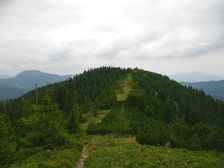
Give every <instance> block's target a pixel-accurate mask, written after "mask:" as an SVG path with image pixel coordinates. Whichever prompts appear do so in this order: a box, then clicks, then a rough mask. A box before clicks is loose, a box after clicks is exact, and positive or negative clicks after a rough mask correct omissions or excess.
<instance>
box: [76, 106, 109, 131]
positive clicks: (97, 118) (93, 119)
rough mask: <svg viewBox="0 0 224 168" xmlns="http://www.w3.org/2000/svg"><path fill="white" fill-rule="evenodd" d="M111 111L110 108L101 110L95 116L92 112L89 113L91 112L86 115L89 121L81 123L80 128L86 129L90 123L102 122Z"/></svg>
mask: <svg viewBox="0 0 224 168" xmlns="http://www.w3.org/2000/svg"><path fill="white" fill-rule="evenodd" d="M109 112H110V110H99V111H98V114H97V116H93V115H92V114H91V115H88V114H89V113H87V115H86V116H85V118H86V121H87V122H85V123H83V124H80V129H81V130H84V131H86V130H87V128H88V126H89V124H91V123H94V124H97V123H100V122H101V121H102V120H103V118H104V117H105V116H106V115H107V114H108V113H109Z"/></svg>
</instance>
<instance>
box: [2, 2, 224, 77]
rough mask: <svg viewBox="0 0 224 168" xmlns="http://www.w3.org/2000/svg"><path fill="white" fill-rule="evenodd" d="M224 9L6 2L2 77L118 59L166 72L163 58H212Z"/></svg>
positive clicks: (212, 5)
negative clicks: (28, 69)
mask: <svg viewBox="0 0 224 168" xmlns="http://www.w3.org/2000/svg"><path fill="white" fill-rule="evenodd" d="M99 4H100V5H101V7H99ZM223 11H224V3H223V0H207V1H206V2H205V1H204V0H197V1H195V0H183V1H179V0H167V1H163V0H158V1H156V2H155V1H152V0H142V1H138V0H124V1H119V0H114V1H108V2H105V1H103V0H96V1H94V2H93V1H91V0H87V1H85V2H83V1H81V0H77V1H67V0H58V1H57V2H55V1H53V0H39V1H36V0H20V1H16V0H0V39H1V41H0V62H1V68H0V71H1V72H0V73H5V72H9V71H10V72H11V71H13V70H14V71H16V70H18V69H22V68H23V69H24V68H28V67H31V66H34V67H33V68H35V66H36V67H38V68H43V69H46V70H48V69H49V70H51V71H52V70H54V69H55V71H58V72H60V71H62V70H61V69H60V70H59V69H58V67H63V68H64V69H65V70H66V71H68V72H69V73H71V71H73V69H75V68H74V67H75V66H77V67H78V69H79V70H81V69H84V68H87V67H91V66H100V65H115V66H116V65H120V63H119V61H122V62H126V64H125V65H127V66H139V67H147V65H146V64H150V65H151V64H153V63H154V64H153V65H151V66H152V67H157V65H158V68H155V69H156V70H157V69H158V70H159V71H161V72H164V71H165V72H166V70H167V69H168V68H169V67H168V66H164V67H162V66H161V67H160V66H159V65H162V64H163V63H164V61H169V62H170V63H171V64H174V63H175V64H176V62H177V61H178V60H181V59H188V60H189V61H190V60H195V59H201V60H203V59H208V58H207V56H208V55H210V58H209V59H213V58H212V57H218V56H217V54H216V53H217V52H218V53H220V54H219V55H222V54H223V46H224V41H223V39H224V15H223ZM214 59H215V58H214ZM214 62H215V61H214ZM62 64H63V65H62ZM215 64H216V65H215ZM15 65H17V66H15ZM188 65H189V67H190V65H191V63H188ZM148 66H149V65H148ZM200 66H201V67H202V66H205V65H202V64H200V62H198V67H200ZM217 66H218V67H220V72H221V71H223V70H224V69H223V66H222V65H221V63H220V61H218V60H217V61H216V63H214V65H213V67H217ZM186 69H187V68H186ZM189 69H190V68H189ZM171 73H172V72H171Z"/></svg>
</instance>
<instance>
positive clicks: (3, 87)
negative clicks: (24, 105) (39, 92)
mask: <svg viewBox="0 0 224 168" xmlns="http://www.w3.org/2000/svg"><path fill="white" fill-rule="evenodd" d="M70 77H71V75H65V76H60V75H57V74H50V73H45V72H42V71H39V70H25V71H22V72H20V73H18V74H17V75H15V76H14V77H10V78H0V93H1V94H0V100H7V99H13V98H16V97H19V96H21V95H23V94H25V93H26V92H28V91H30V90H32V89H34V88H35V87H42V86H45V85H47V84H51V83H55V82H60V81H63V80H66V79H68V78H70Z"/></svg>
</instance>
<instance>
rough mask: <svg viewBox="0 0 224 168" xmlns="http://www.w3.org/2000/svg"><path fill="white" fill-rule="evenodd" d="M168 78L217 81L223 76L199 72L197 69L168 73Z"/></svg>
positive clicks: (185, 80) (187, 80) (181, 80)
mask: <svg viewBox="0 0 224 168" xmlns="http://www.w3.org/2000/svg"><path fill="white" fill-rule="evenodd" d="M170 78H171V79H174V80H176V81H178V82H205V81H214V80H216V81H217V80H222V79H224V77H221V76H215V75H208V74H204V73H201V72H199V71H193V72H190V73H183V74H175V75H170Z"/></svg>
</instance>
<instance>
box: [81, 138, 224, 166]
mask: <svg viewBox="0 0 224 168" xmlns="http://www.w3.org/2000/svg"><path fill="white" fill-rule="evenodd" d="M89 142H90V145H89V157H88V158H87V160H86V162H85V168H105V167H106V168H121V167H122V168H150V167H162V168H163V167H164V168H165V167H171V168H175V167H179V168H186V167H192V168H194V167H195V168H199V167H201V168H210V167H211V168H214V167H215V168H223V167H224V154H223V153H217V152H213V151H188V150H185V149H171V148H168V147H156V146H145V145H139V144H138V143H137V142H136V141H135V138H133V137H117V136H113V135H110V136H93V137H90V140H89Z"/></svg>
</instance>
